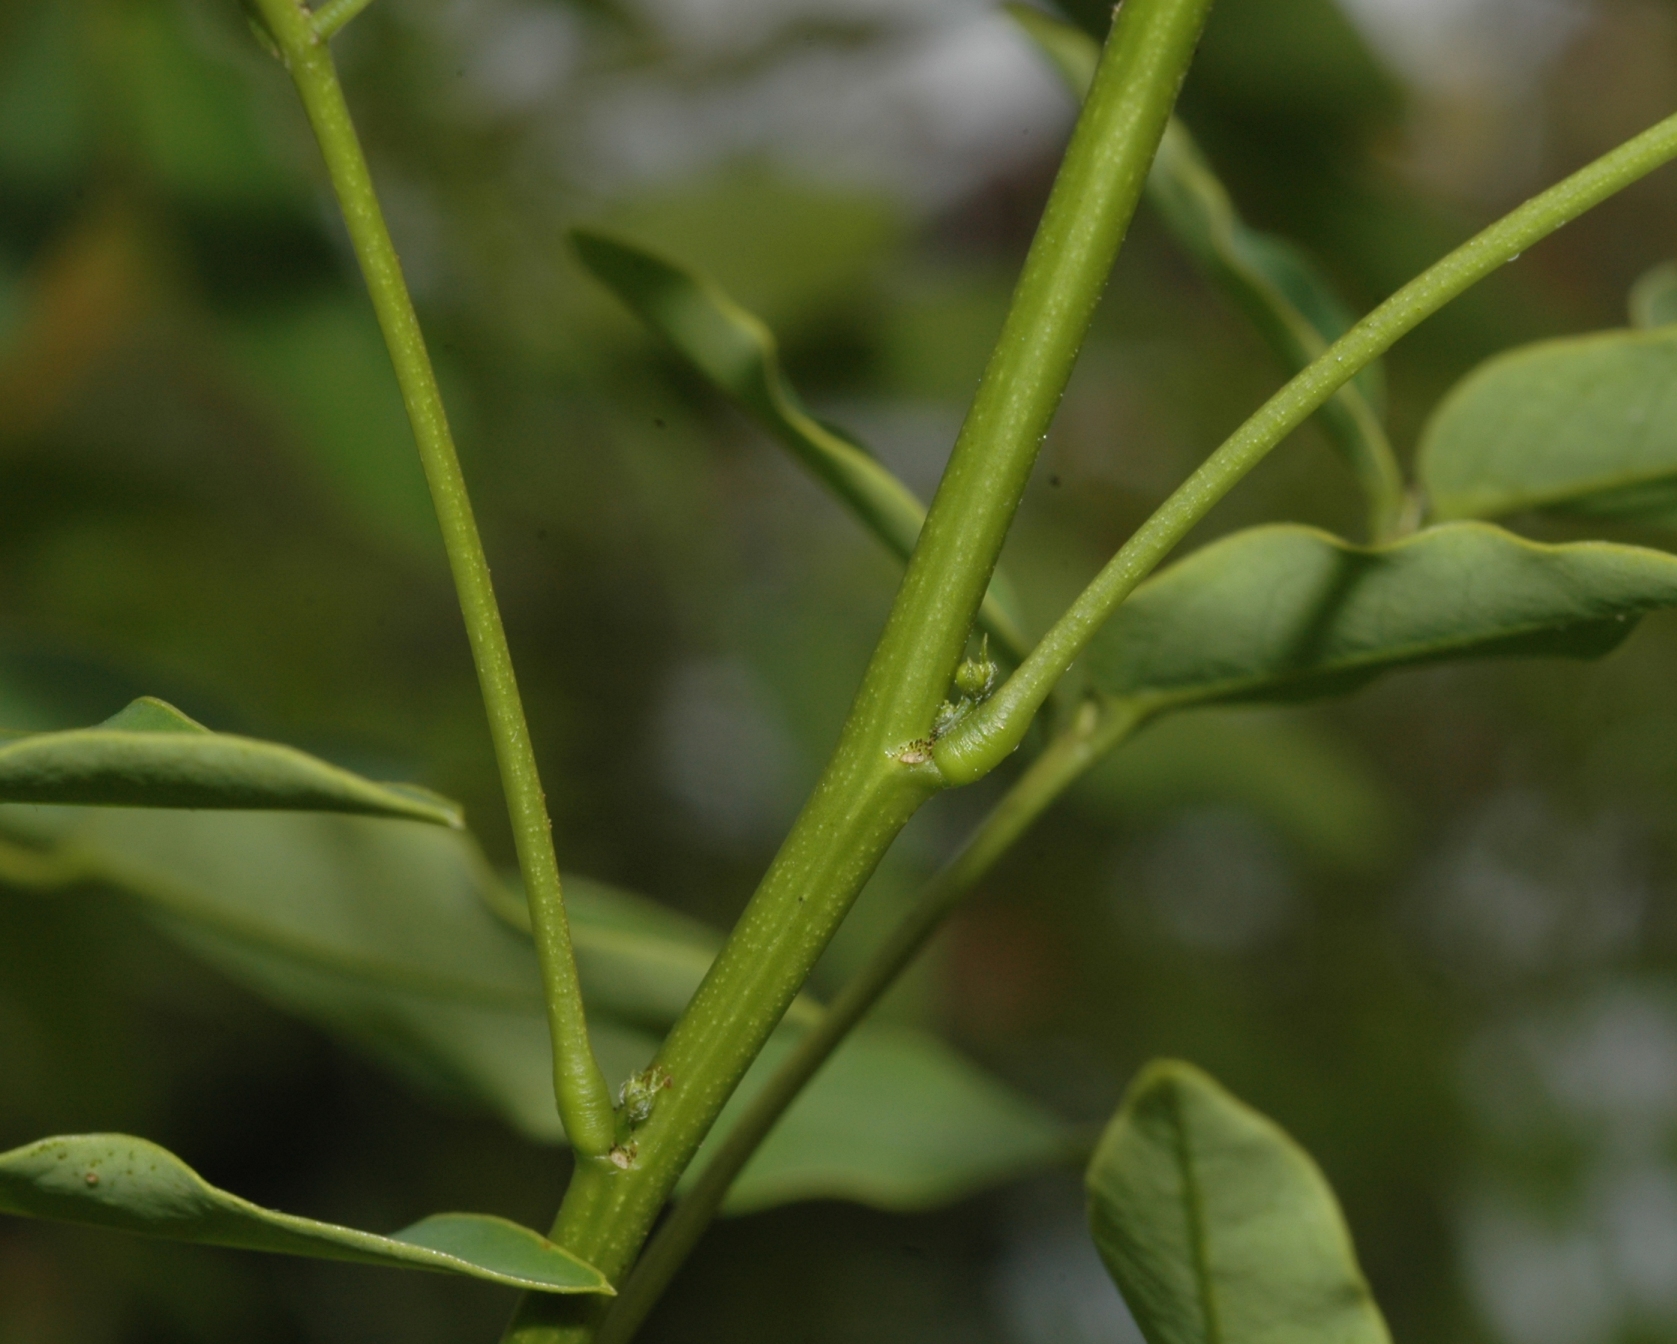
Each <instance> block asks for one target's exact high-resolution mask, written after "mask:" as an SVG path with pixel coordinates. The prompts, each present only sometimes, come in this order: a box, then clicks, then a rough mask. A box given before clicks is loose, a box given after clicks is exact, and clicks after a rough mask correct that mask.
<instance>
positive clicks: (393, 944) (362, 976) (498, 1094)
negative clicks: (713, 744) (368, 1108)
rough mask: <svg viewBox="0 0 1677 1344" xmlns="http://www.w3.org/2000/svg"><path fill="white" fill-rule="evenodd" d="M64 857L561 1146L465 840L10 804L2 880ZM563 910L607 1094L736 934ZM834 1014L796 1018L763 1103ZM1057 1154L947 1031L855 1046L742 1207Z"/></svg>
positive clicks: (919, 1190) (940, 1193)
mask: <svg viewBox="0 0 1677 1344" xmlns="http://www.w3.org/2000/svg"><path fill="white" fill-rule="evenodd" d="M7 838H9V839H10V841H11V843H10V844H9V845H7V844H5V843H3V842H4V841H5V840H6V839H7ZM55 858H56V859H57V861H58V862H59V863H60V864H62V865H63V866H64V868H65V869H67V870H68V875H70V876H74V877H77V878H79V879H81V880H82V881H85V882H92V883H96V884H98V885H102V886H107V887H112V888H115V889H116V890H118V891H120V892H122V893H124V894H125V895H127V896H129V897H130V898H132V899H134V900H136V901H137V902H138V903H139V904H140V906H141V908H142V909H144V910H146V911H147V912H148V913H149V914H150V915H151V916H152V917H153V918H154V919H155V920H156V921H157V923H158V924H159V926H160V927H161V928H162V930H163V931H164V932H165V933H166V934H168V935H169V936H170V937H172V938H174V939H176V940H177V941H179V942H180V943H182V944H183V945H185V946H186V947H187V948H188V949H190V950H191V951H192V952H194V953H195V954H196V955H198V956H199V957H201V958H202V959H204V960H206V961H208V962H209V963H211V964H212V965H214V966H215V967H217V968H218V969H219V970H221V971H222V972H223V973H225V974H227V975H228V976H230V977H231V978H233V979H234V980H236V981H238V982H239V983H241V984H244V985H246V986H248V987H250V988H251V989H253V990H255V991H256V992H257V993H259V994H261V995H262V996H263V997H265V998H267V999H268V1000H270V1001H271V1002H273V1003H275V1004H276V1005H277V1006H279V1007H280V1008H282V1009H284V1010H286V1011H288V1012H292V1013H295V1014H297V1015H299V1016H302V1017H305V1018H307V1019H310V1020H312V1021H314V1022H317V1023H319V1024H320V1025H321V1026H322V1027H324V1028H325V1029H327V1030H329V1031H331V1032H332V1033H333V1034H334V1035H336V1036H338V1037H339V1038H340V1039H342V1040H344V1041H346V1042H347V1043H348V1044H350V1045H352V1046H354V1047H355V1048H357V1049H360V1050H362V1051H363V1052H365V1053H367V1054H369V1055H371V1056H373V1057H374V1058H376V1059H378V1060H379V1061H380V1062H382V1063H384V1064H385V1065H386V1066H387V1067H390V1068H392V1069H394V1070H395V1071H396V1072H398V1073H399V1074H400V1075H402V1076H403V1077H404V1078H406V1079H407V1080H409V1081H410V1082H413V1083H416V1084H418V1085H419V1086H421V1087H423V1088H425V1089H426V1090H428V1091H430V1092H432V1093H435V1094H438V1095H441V1096H443V1097H445V1098H449V1099H453V1100H456V1101H459V1102H465V1103H467V1104H472V1105H477V1106H482V1107H486V1108H488V1109H490V1110H492V1111H493V1112H495V1113H496V1114H498V1115H499V1116H501V1118H502V1119H504V1120H505V1121H506V1122H507V1123H508V1124H510V1125H511V1126H512V1127H513V1128H515V1129H516V1130H518V1131H519V1132H520V1133H521V1134H523V1135H525V1136H526V1137H528V1138H531V1139H534V1140H536V1141H538V1142H543V1143H558V1142H562V1141H563V1138H564V1134H563V1131H562V1129H561V1127H560V1124H559V1117H558V1115H557V1113H556V1111H555V1108H554V1103H553V1078H552V1067H553V1065H552V1054H551V1047H550V1045H549V1037H548V1028H547V1019H546V1014H545V1010H544V1008H543V1006H542V997H541V981H540V975H539V972H538V970H537V967H536V960H535V953H534V949H533V946H532V944H531V943H530V941H529V939H528V937H527V936H526V935H525V934H524V933H523V932H520V931H519V930H518V929H516V928H514V927H511V926H510V925H509V922H508V920H507V919H505V918H502V917H499V916H498V915H497V914H496V913H492V908H493V910H496V911H501V912H503V913H505V914H508V915H514V914H515V913H516V912H517V911H518V910H519V909H520V907H521V906H522V898H521V897H520V896H518V894H517V893H516V892H515V891H512V890H510V889H508V888H507V887H505V886H503V885H502V884H501V882H500V880H499V879H498V877H497V876H496V874H495V873H494V872H493V870H492V869H491V868H490V867H489V865H488V864H487V863H486V862H485V860H484V859H483V856H482V855H481V854H480V853H479V852H478V850H477V848H476V846H475V844H474V842H473V841H472V839H471V837H470V836H469V835H466V834H464V833H461V832H457V831H448V830H444V829H442V828H440V827H422V826H403V825H393V824H391V823H389V822H386V821H381V820H376V819H370V818H361V817H346V816H330V815H321V814H312V815H311V814H307V813H258V812H251V813H215V814H205V813H191V812H167V811H162V812H158V811H135V810H129V809H122V808H110V809H89V808H25V807H3V808H0V878H9V879H10V880H11V881H12V882H13V883H14V884H20V885H26V884H28V883H29V882H30V881H31V879H32V877H33V875H34V871H35V869H37V868H40V867H42V866H43V864H44V863H45V864H46V865H47V866H50V863H51V861H52V860H54V859H55ZM65 878H66V873H64V872H60V873H58V874H57V875H56V876H55V878H54V880H55V882H56V883H57V884H60V885H62V883H63V882H64V880H65ZM565 896H566V905H567V910H568V914H569V918H570V924H571V933H572V940H573V943H574V946H575V949H576V954H577V964H578V971H579V974H580V976H581V979H582V985H583V993H584V997H585V999H586V1001H587V1004H588V1010H589V1024H590V1032H591V1035H592V1037H593V1041H594V1046H595V1050H596V1052H597V1054H598V1055H599V1056H600V1060H601V1066H602V1068H603V1069H604V1070H605V1072H606V1074H607V1077H608V1079H609V1081H610V1082H611V1083H612V1084H613V1085H614V1086H615V1085H616V1084H618V1083H620V1082H621V1081H622V1080H623V1079H625V1078H626V1077H627V1076H628V1075H629V1074H630V1073H632V1072H634V1071H636V1070H638V1069H641V1068H644V1067H645V1066H646V1064H647V1063H648V1061H649V1060H650V1059H651V1057H652V1055H653V1052H654V1051H655V1049H656V1047H657V1042H658V1036H659V1035H660V1034H661V1033H662V1032H663V1031H664V1030H665V1029H667V1028H668V1026H669V1025H670V1023H671V1022H673V1021H674V1020H675V1017H676V1016H677V1015H678V1014H679V1012H680V1011H681V1009H682V1008H683V1007H685V1006H686V1003H687V1001H688V999H690V998H691V996H692V994H693V991H694V990H695V989H696V988H697V986H698V984H699V982H700V980H701V979H703V977H704V975H705V973H706V971H708V969H709V967H710V963H711V960H712V958H713V957H714V955H715V953H716V950H717V948H718V947H719V946H720V943H721V938H720V935H718V934H717V933H715V932H714V931H713V930H710V929H708V928H706V927H705V926H703V925H700V924H698V923H696V922H694V921H692V920H689V919H687V918H685V917H684V916H681V915H679V914H677V913H676V912H674V911H671V910H668V909H666V908H664V907H662V906H659V905H657V904H656V903H655V902H652V901H649V900H647V899H646V898H644V897H640V896H635V895H632V894H630V893H626V892H621V891H617V890H615V889H613V888H610V887H605V886H601V885H599V884H596V883H590V882H587V881H585V880H583V879H579V878H576V877H567V878H566V879H565ZM820 1012H821V1008H820V1006H819V1005H818V1004H817V1003H815V1002H814V1001H813V1000H811V999H809V998H807V997H803V996H800V998H799V999H798V1000H796V1001H795V1002H794V1004H793V1007H792V1009H791V1010H790V1011H789V1012H788V1014H787V1019H786V1025H785V1026H784V1027H783V1028H782V1030H781V1034H780V1036H779V1037H778V1038H777V1039H776V1041H775V1042H774V1043H773V1044H772V1045H771V1047H770V1054H769V1056H768V1059H767V1060H765V1062H764V1064H762V1065H760V1066H759V1069H758V1070H757V1071H756V1072H755V1073H754V1074H753V1075H752V1076H751V1080H750V1081H749V1082H748V1084H747V1086H748V1087H755V1086H757V1085H760V1083H761V1080H762V1079H763V1077H764V1076H765V1075H764V1073H763V1072H762V1070H763V1069H765V1068H767V1067H768V1066H769V1063H768V1061H769V1060H772V1059H776V1058H779V1057H780V1055H781V1054H783V1053H784V1051H785V1050H786V1049H788V1048H790V1041H791V1039H792V1038H793V1034H794V1033H796V1032H797V1031H799V1030H801V1029H802V1028H803V1027H805V1026H807V1025H808V1023H810V1022H811V1021H812V1020H813V1019H814V1018H815V1017H816V1016H817V1015H818V1014H819V1013H820ZM905 1058H906V1059H910V1060H912V1061H914V1063H913V1067H912V1068H910V1067H908V1066H906V1065H905V1064H904V1062H903V1061H904V1059H905ZM899 1085H900V1086H899ZM857 1095H865V1096H867V1097H869V1098H871V1099H872V1100H871V1101H870V1103H869V1106H870V1107H871V1109H872V1115H870V1116H869V1117H867V1118H870V1119H872V1118H873V1117H875V1116H879V1115H884V1114H886V1113H890V1114H892V1115H893V1117H894V1134H893V1136H892V1139H891V1142H890V1143H882V1142H881V1141H880V1134H879V1132H878V1130H877V1126H876V1127H875V1128H872V1129H870V1128H868V1127H866V1126H859V1125H857V1124H855V1123H854V1121H855V1120H856V1117H857V1110H856V1103H855V1100H854V1098H855V1096H857ZM951 1099H954V1100H956V1101H958V1102H959V1105H958V1107H957V1108H956V1109H954V1110H950V1109H949V1108H948V1106H947V1105H946V1103H948V1102H950V1101H951ZM1058 1145H1059V1130H1058V1128H1057V1124H1056V1122H1054V1121H1052V1120H1051V1119H1050V1118H1048V1117H1046V1116H1043V1115H1042V1114H1041V1113H1040V1112H1037V1111H1035V1110H1034V1109H1033V1108H1031V1107H1030V1106H1029V1105H1028V1104H1027V1103H1025V1102H1024V1101H1022V1100H1021V1099H1019V1098H1017V1097H1016V1096H1014V1095H1013V1094H1012V1093H1011V1092H1009V1091H1008V1090H1007V1089H1005V1088H1003V1087H1002V1086H1001V1085H1000V1084H998V1083H995V1082H993V1081H991V1080H989V1079H987V1078H985V1077H983V1076H982V1075H981V1074H978V1073H977V1072H976V1071H975V1070H973V1069H972V1068H971V1066H970V1065H967V1064H965V1062H964V1061H962V1060H961V1059H960V1058H959V1057H958V1056H957V1055H956V1054H955V1053H954V1052H953V1051H951V1050H950V1049H949V1047H947V1046H945V1045H943V1044H942V1043H941V1042H940V1041H938V1040H937V1039H936V1038H935V1037H933V1036H931V1035H928V1034H925V1033H919V1032H910V1033H907V1034H906V1035H903V1036H891V1035H888V1036H887V1037H886V1038H875V1037H874V1036H872V1035H871V1034H863V1035H862V1036H861V1037H859V1039H858V1041H857V1042H854V1043H852V1044H850V1045H847V1046H846V1047H845V1048H844V1050H843V1051H841V1052H840V1055H839V1057H838V1058H837V1059H835V1061H834V1062H833V1064H832V1066H831V1067H830V1068H829V1069H828V1070H826V1071H824V1072H823V1074H822V1075H821V1077H820V1078H818V1079H817V1081H816V1082H815V1083H814V1084H813V1085H812V1086H811V1088H810V1089H809V1090H808V1091H807V1092H806V1093H805V1095H804V1096H803V1097H801V1098H800V1099H799V1101H798V1104H797V1106H796V1107H794V1108H793V1110H792V1112H791V1113H790V1114H789V1115H788V1116H787V1118H786V1120H785V1121H784V1122H783V1124H782V1126H781V1128H780V1130H778V1131H777V1134H776V1137H775V1139H774V1140H772V1141H771V1145H770V1150H769V1152H770V1156H768V1157H766V1158H765V1159H764V1160H763V1162H762V1163H761V1164H760V1165H754V1166H753V1168H751V1169H748V1170H747V1171H746V1173H745V1174H744V1175H743V1177H742V1179H741V1182H740V1184H739V1185H738V1186H737V1187H736V1190H735V1202H734V1205H733V1207H735V1208H766V1207H769V1206H770V1205H772V1204H777V1203H782V1202H786V1201H788V1200H792V1199H802V1198H812V1197H816V1196H821V1197H834V1198H851V1199H856V1200H859V1201H862V1202H867V1203H873V1204H877V1205H879V1206H882V1207H887V1208H897V1207H905V1208H906V1207H925V1206H927V1205H929V1204H931V1203H936V1202H939V1201H941V1200H944V1199H952V1198H957V1197H959V1196H961V1195H964V1194H967V1193H970V1192H971V1191H973V1190H976V1189H979V1188H982V1187H983V1186H985V1185H988V1184H991V1183H994V1182H995V1181H997V1180H1002V1179H1006V1178H1007V1177H1009V1176H1012V1175H1013V1174H1015V1173H1016V1172H1018V1171H1021V1170H1024V1169H1026V1168H1029V1167H1031V1166H1039V1165H1041V1164H1042V1163H1044V1162H1046V1161H1051V1160H1054V1158H1055V1157H1056V1156H1057V1154H1058V1152H1059V1151H1060V1147H1059V1146H1058ZM905 1153H906V1154H909V1155H914V1154H920V1155H923V1156H925V1157H926V1159H927V1161H926V1164H924V1165H923V1164H921V1163H920V1162H919V1161H918V1160H905V1158H904V1156H903V1154H905ZM939 1153H942V1154H943V1157H942V1158H941V1159H939V1158H938V1154H939ZM934 1159H936V1160H934Z"/></svg>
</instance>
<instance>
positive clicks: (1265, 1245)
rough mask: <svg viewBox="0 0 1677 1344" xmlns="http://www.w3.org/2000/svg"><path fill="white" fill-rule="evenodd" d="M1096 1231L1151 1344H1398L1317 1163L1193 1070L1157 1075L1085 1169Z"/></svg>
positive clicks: (1163, 1065) (1171, 1065)
mask: <svg viewBox="0 0 1677 1344" xmlns="http://www.w3.org/2000/svg"><path fill="white" fill-rule="evenodd" d="M1087 1179H1088V1188H1089V1223H1090V1229H1091V1231H1092V1232H1093V1234H1094V1238H1095V1245H1096V1246H1097V1247H1098V1248H1099V1249H1100V1253H1101V1258H1102V1259H1104V1260H1105V1261H1106V1266H1107V1269H1108V1270H1110V1271H1111V1273H1112V1277H1113V1278H1114V1279H1115V1280H1117V1283H1118V1286H1119V1288H1120V1289H1121V1290H1122V1291H1123V1294H1124V1300H1125V1302H1127V1303H1128V1304H1129V1308H1130V1311H1131V1312H1132V1313H1133V1314H1134V1316H1135V1319H1136V1323H1137V1324H1138V1325H1140V1326H1141V1330H1142V1333H1143V1334H1144V1335H1145V1336H1146V1337H1147V1341H1148V1344H1224V1341H1229V1342H1230V1344H1233V1342H1236V1341H1238V1344H1388V1341H1389V1340H1390V1335H1389V1334H1388V1332H1387V1330H1386V1323H1385V1321H1384V1320H1383V1319H1382V1318H1381V1315H1380V1309H1379V1307H1377V1306H1376V1305H1375V1303H1374V1298H1373V1296H1372V1295H1371V1294H1370V1293H1369V1290H1368V1284H1367V1283H1365V1282H1364V1281H1363V1276H1362V1271H1361V1270H1360V1269H1358V1267H1357V1257H1356V1251H1355V1250H1354V1248H1353V1247H1352V1244H1351V1234H1350V1232H1349V1231H1348V1230H1347V1229H1346V1227H1345V1221H1344V1219H1343V1217H1342V1216H1341V1215H1340V1211H1339V1205H1338V1203H1337V1201H1336V1200H1335V1199H1334V1196H1333V1191H1332V1190H1331V1189H1330V1188H1329V1186H1328V1183H1327V1181H1326V1180H1325V1179H1324V1178H1323V1176H1322V1173H1321V1172H1320V1171H1319V1170H1318V1169H1317V1167H1316V1164H1315V1163H1314V1162H1312V1161H1311V1160H1310V1155H1309V1154H1308V1153H1306V1152H1305V1151H1304V1150H1303V1149H1302V1148H1300V1147H1299V1146H1298V1145H1297V1144H1295V1143H1294V1142H1293V1141H1292V1140H1291V1139H1290V1138H1288V1137H1287V1135H1286V1134H1285V1133H1284V1132H1283V1131H1282V1130H1281V1129H1280V1128H1279V1127H1278V1126H1277V1125H1275V1124H1274V1123H1273V1122H1272V1121H1270V1120H1268V1119H1266V1118H1265V1117H1264V1116H1262V1115H1259V1114H1258V1113H1257V1112H1256V1111H1254V1110H1252V1109H1251V1108H1250V1107H1248V1106H1246V1105H1244V1104H1242V1103H1241V1102H1240V1101H1238V1100H1236V1099H1235V1098H1234V1097H1232V1096H1230V1095H1229V1094H1228V1093H1227V1092H1225V1091H1224V1090H1223V1089H1222V1088H1221V1087H1219V1086H1218V1085H1217V1084H1216V1083H1215V1082H1214V1081H1212V1079H1210V1078H1209V1077H1207V1076H1206V1075H1205V1074H1203V1073H1201V1072H1200V1071H1199V1070H1198V1069H1196V1068H1194V1067H1193V1066H1192V1065H1190V1064H1183V1063H1179V1062H1177V1061H1174V1060H1165V1061H1160V1062H1155V1063H1153V1064H1150V1065H1148V1066H1147V1068H1145V1069H1144V1070H1143V1071H1142V1073H1141V1076H1140V1077H1138V1078H1137V1079H1136V1081H1135V1082H1134V1084H1132V1085H1131V1087H1130V1090H1129V1093H1128V1095H1127V1096H1125V1098H1124V1104H1123V1106H1122V1107H1120V1108H1119V1111H1118V1114H1117V1115H1116V1116H1115V1117H1114V1118H1113V1120H1112V1123H1111V1124H1110V1125H1109V1126H1108V1127H1107V1130H1106V1133H1105V1134H1103V1135H1102V1136H1101V1141H1100V1144H1099V1146H1098V1147H1097V1148H1096V1149H1095V1156H1094V1160H1093V1161H1091V1162H1090V1164H1089V1173H1088V1178H1087Z"/></svg>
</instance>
